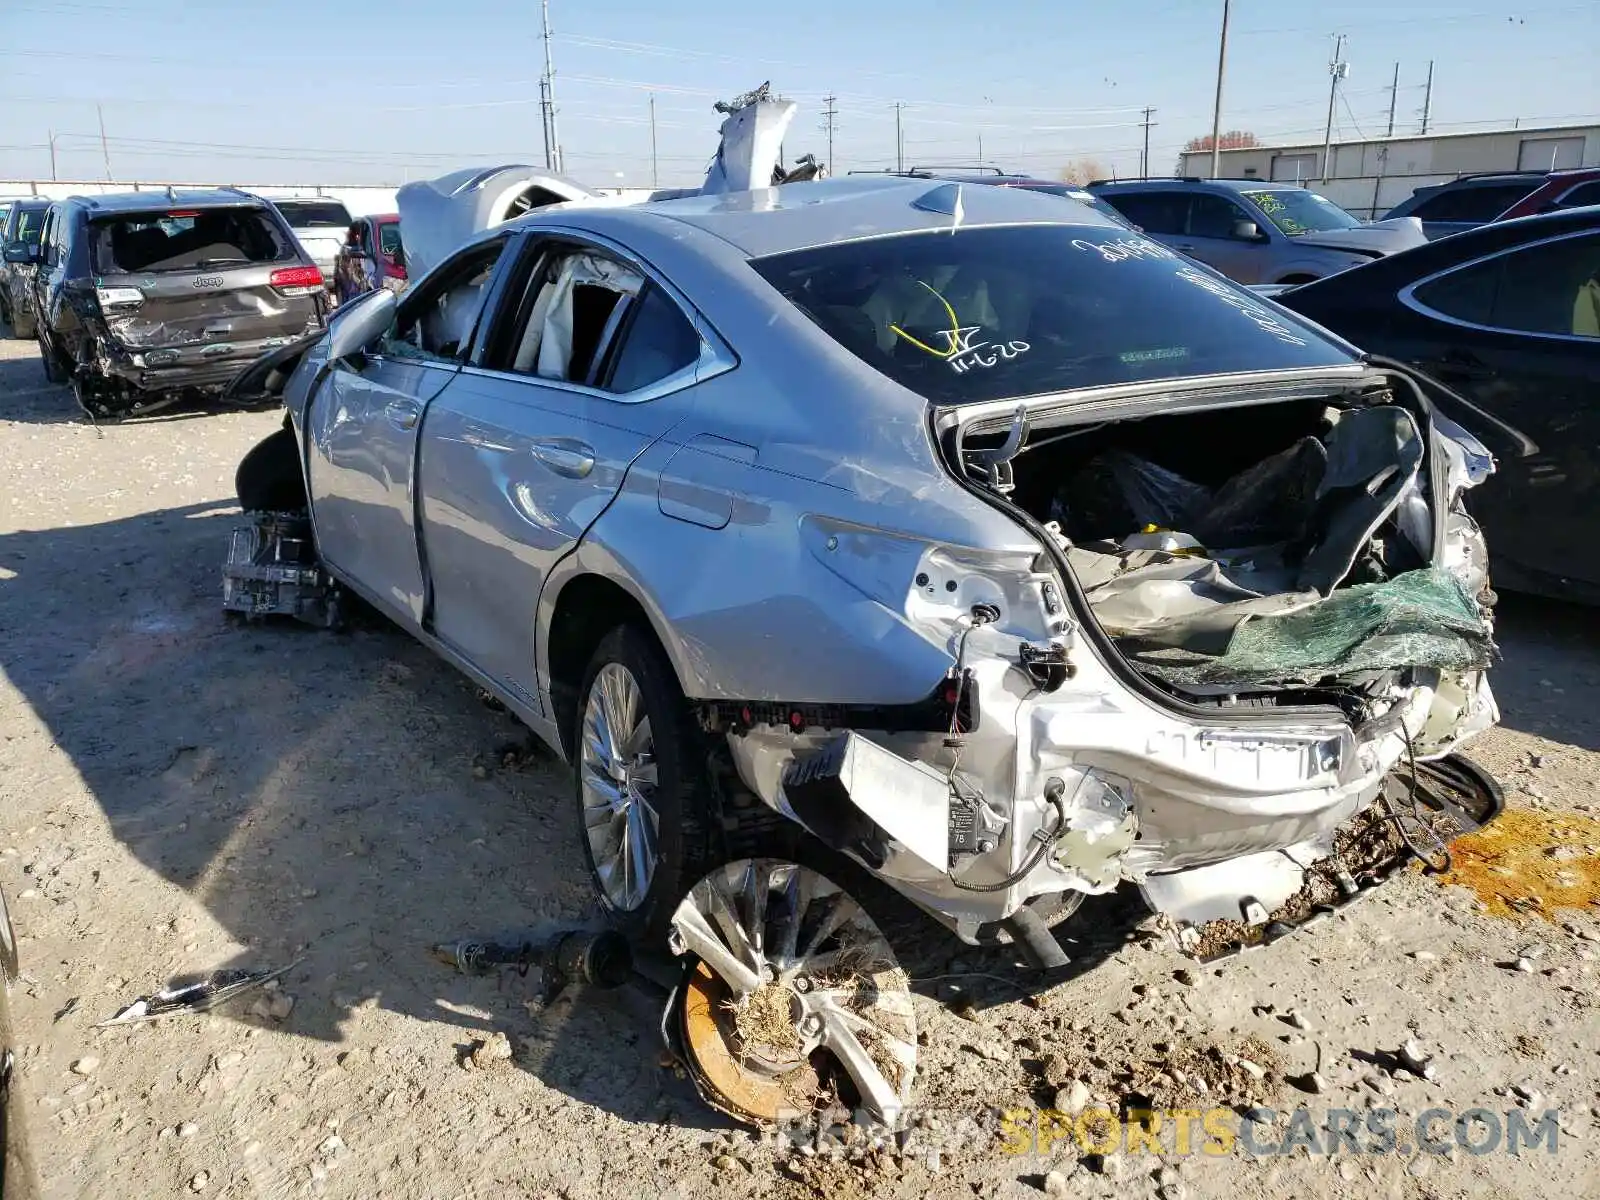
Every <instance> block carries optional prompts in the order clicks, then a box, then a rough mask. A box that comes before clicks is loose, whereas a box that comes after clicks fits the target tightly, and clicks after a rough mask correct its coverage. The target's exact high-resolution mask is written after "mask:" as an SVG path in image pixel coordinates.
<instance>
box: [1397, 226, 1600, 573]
mask: <svg viewBox="0 0 1600 1200" xmlns="http://www.w3.org/2000/svg"><path fill="white" fill-rule="evenodd" d="M1409 293H1410V294H1409V296H1407V297H1405V299H1406V302H1407V306H1408V308H1409V309H1410V310H1411V313H1412V314H1414V316H1412V317H1409V318H1407V319H1406V329H1407V330H1409V337H1410V341H1409V344H1406V343H1401V344H1399V345H1397V346H1396V347H1395V348H1396V350H1398V351H1400V354H1399V355H1398V356H1400V357H1406V358H1408V359H1411V360H1412V361H1415V362H1416V363H1417V364H1418V365H1419V366H1420V367H1422V368H1423V369H1424V370H1425V371H1427V372H1429V373H1430V374H1432V375H1435V376H1436V377H1437V378H1439V379H1440V380H1441V381H1442V382H1444V383H1446V384H1448V385H1450V386H1451V387H1453V388H1455V389H1456V390H1457V391H1459V392H1461V393H1462V394H1463V395H1465V396H1466V397H1467V398H1468V399H1470V400H1472V401H1473V402H1474V403H1476V404H1479V405H1481V406H1482V407H1483V408H1484V409H1486V410H1487V411H1488V412H1489V413H1491V414H1492V415H1493V416H1495V417H1497V418H1499V419H1500V420H1503V421H1504V422H1506V423H1507V424H1508V425H1510V426H1512V427H1513V428H1515V429H1516V430H1518V431H1519V432H1521V433H1523V434H1525V435H1526V436H1527V437H1529V438H1530V439H1532V441H1533V442H1534V443H1536V444H1537V447H1538V448H1537V451H1536V452H1535V453H1533V454H1532V455H1530V456H1528V457H1523V458H1508V459H1503V460H1501V461H1500V462H1499V464H1498V469H1497V470H1496V472H1495V474H1494V475H1493V476H1492V477H1491V478H1490V479H1489V480H1488V482H1486V483H1485V484H1484V485H1483V486H1482V487H1481V488H1479V489H1477V490H1476V491H1474V492H1473V493H1472V496H1471V497H1470V498H1469V501H1468V503H1469V507H1470V508H1471V509H1472V511H1473V514H1474V515H1475V516H1476V517H1477V518H1478V520H1479V521H1480V522H1481V523H1482V525H1483V527H1484V533H1485V535H1486V536H1487V538H1488V542H1489V550H1490V553H1491V554H1492V555H1493V556H1494V558H1495V560H1496V561H1497V562H1499V563H1500V564H1502V569H1503V568H1504V567H1505V566H1507V565H1509V566H1510V567H1511V568H1512V569H1513V572H1514V574H1512V576H1511V577H1509V578H1508V579H1507V581H1506V582H1507V585H1508V586H1512V585H1514V583H1515V574H1520V573H1526V574H1527V575H1528V576H1529V577H1530V578H1531V577H1533V576H1543V577H1545V578H1546V579H1547V580H1560V579H1569V580H1575V581H1580V582H1582V583H1584V584H1586V585H1590V586H1595V585H1600V554H1597V552H1596V549H1595V542H1594V531H1595V530H1596V529H1600V232H1589V233H1580V234H1576V235H1573V234H1569V235H1566V236H1562V237H1557V238H1551V239H1548V240H1546V241H1542V242H1537V243H1534V244H1532V245H1527V246H1521V247H1517V248H1516V249H1513V250H1508V251H1503V252H1501V253H1499V254H1494V255H1490V256H1488V257H1487V258H1484V259H1480V260H1478V261H1476V262H1473V263H1468V264H1466V265H1464V266H1462V267H1460V268H1458V269H1456V270H1453V271H1447V272H1444V273H1443V274H1440V275H1437V276H1435V277H1433V278H1432V279H1429V280H1424V281H1423V282H1421V283H1419V284H1417V285H1416V287H1414V288H1412V289H1409ZM1523 586H1537V585H1536V584H1534V583H1524V584H1523Z"/></svg>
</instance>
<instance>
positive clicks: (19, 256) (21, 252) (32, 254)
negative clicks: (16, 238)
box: [5, 242, 39, 266]
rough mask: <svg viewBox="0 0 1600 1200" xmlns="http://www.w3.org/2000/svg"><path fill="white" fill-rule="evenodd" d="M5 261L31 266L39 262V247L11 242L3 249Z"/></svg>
mask: <svg viewBox="0 0 1600 1200" xmlns="http://www.w3.org/2000/svg"><path fill="white" fill-rule="evenodd" d="M5 261H6V262H8V263H18V264H21V265H23V266H32V265H33V264H34V263H36V262H38V261H39V247H37V246H32V245H29V244H28V243H27V242H11V243H9V244H8V245H7V246H6V248H5Z"/></svg>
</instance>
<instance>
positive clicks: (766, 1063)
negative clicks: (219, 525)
mask: <svg viewBox="0 0 1600 1200" xmlns="http://www.w3.org/2000/svg"><path fill="white" fill-rule="evenodd" d="M672 929H673V932H672V938H671V945H672V949H673V950H674V951H675V952H676V953H679V954H685V953H687V954H693V955H694V956H695V957H696V958H698V959H699V963H698V964H697V965H696V967H695V969H694V971H693V972H692V973H691V974H690V976H689V977H688V982H687V983H686V984H685V986H684V988H683V994H682V998H681V1013H680V1014H679V1020H680V1022H681V1027H682V1031H683V1047H684V1050H685V1052H686V1054H687V1055H688V1058H689V1060H690V1066H691V1068H692V1074H693V1076H694V1080H695V1083H696V1086H697V1087H698V1088H699V1089H700V1091H701V1094H702V1095H703V1096H704V1097H705V1099H706V1100H707V1101H708V1102H709V1103H711V1104H712V1105H713V1106H714V1107H716V1108H718V1109H720V1110H721V1111H723V1112H725V1113H728V1114H729V1115H731V1116H734V1117H737V1118H739V1119H741V1120H746V1121H754V1122H756V1123H758V1124H770V1123H772V1122H781V1121H784V1120H786V1119H789V1118H792V1117H795V1116H803V1115H804V1114H805V1112H806V1111H808V1110H809V1109H810V1108H812V1107H813V1106H814V1105H816V1104H818V1103H821V1102H823V1101H825V1099H826V1098H827V1097H829V1096H831V1095H835V1094H837V1093H836V1092H835V1090H834V1088H835V1086H836V1083H837V1082H838V1081H840V1080H845V1081H848V1082H849V1083H850V1084H851V1085H852V1086H853V1089H854V1091H855V1092H856V1094H857V1096H858V1097H859V1100H860V1104H861V1106H862V1107H863V1108H865V1109H866V1110H867V1111H868V1112H869V1113H870V1114H871V1115H872V1116H873V1117H874V1118H876V1119H877V1120H878V1121H881V1122H883V1123H884V1124H885V1125H888V1126H891V1127H893V1126H895V1125H897V1124H898V1123H899V1121H900V1119H901V1117H902V1115H903V1114H904V1112H905V1109H906V1105H907V1103H908V1102H909V1100H910V1097H911V1088H912V1084H913V1081H914V1079H915V1076H916V1067H917V1024H916V1013H915V1011H914V1009H913V1008H912V1005H911V991H910V982H909V980H908V979H907V978H906V974H905V972H904V971H902V970H901V969H900V967H899V965H898V963H897V962H896V960H895V955H894V951H893V949H892V948H891V947H890V945H889V943H888V940H887V939H885V938H884V936H883V934H882V933H881V932H880V931H879V930H878V927H877V925H876V924H874V923H873V921H872V918H871V917H869V916H868V915H867V913H866V912H865V910H863V909H862V907H861V906H860V905H859V904H858V903H857V902H856V901H855V900H854V899H853V898H852V897H851V896H850V895H849V894H848V893H846V892H844V891H842V890H841V889H840V888H838V887H837V886H836V885H835V884H833V883H832V882H830V881H829V880H828V879H826V878H824V877H823V876H822V875H819V874H817V872H815V871H813V870H810V869H809V868H807V867H802V866H799V865H797V864H795V863H792V862H785V861H783V860H781V859H767V858H759V859H743V860H740V861H737V862H733V863H730V864H728V865H727V866H724V867H718V868H717V869H716V870H714V871H712V872H711V873H710V874H709V875H707V876H706V877H705V878H704V879H702V880H701V881H700V882H699V883H697V884H695V886H694V888H693V889H692V890H691V891H690V892H689V894H688V895H687V896H686V897H685V898H684V899H683V902H682V903H681V904H679V905H678V908H677V911H676V912H674V913H673V917H672ZM830 1076H832V1079H831V1080H830Z"/></svg>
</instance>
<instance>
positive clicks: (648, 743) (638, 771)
mask: <svg viewBox="0 0 1600 1200" xmlns="http://www.w3.org/2000/svg"><path fill="white" fill-rule="evenodd" d="M578 772H579V780H580V782H581V786H582V790H583V829H584V834H585V836H587V837H588V839H589V854H590V857H591V858H592V859H593V860H594V870H595V875H596V876H597V877H598V879H599V882H600V887H601V890H602V891H603V892H604V893H605V898H606V901H607V902H608V903H609V904H610V905H611V906H612V907H613V908H615V909H617V910H619V911H621V912H632V911H633V910H634V909H636V908H638V907H639V906H640V905H641V904H643V903H644V900H645V896H646V895H647V894H648V893H649V891H650V883H651V880H653V879H654V878H655V873H656V859H657V854H658V851H657V847H658V845H659V844H660V833H661V819H660V817H659V815H658V814H657V812H656V788H657V786H658V785H659V778H658V776H657V772H656V761H655V741H654V739H653V738H652V737H651V733H650V715H649V714H648V713H647V712H646V711H645V705H644V693H643V692H642V691H641V690H640V688H639V681H638V680H636V679H635V678H634V677H633V672H631V671H630V670H628V668H627V667H625V666H623V665H622V664H621V663H617V662H610V663H607V664H606V665H605V666H603V667H601V668H600V670H599V672H598V673H597V674H596V675H595V677H594V682H593V683H591V684H590V685H589V695H588V696H587V697H586V698H585V700H584V707H583V744H582V746H581V748H580V751H579V761H578Z"/></svg>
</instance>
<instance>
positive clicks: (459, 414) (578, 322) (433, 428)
mask: <svg viewBox="0 0 1600 1200" xmlns="http://www.w3.org/2000/svg"><path fill="white" fill-rule="evenodd" d="M519 276H520V279H521V282H518V279H519ZM691 311H692V310H690V309H688V307H687V306H686V304H685V303H684V301H683V300H682V299H681V297H679V296H677V295H676V294H674V293H673V292H672V291H671V290H670V289H669V288H668V287H667V286H666V285H665V284H664V283H663V282H662V281H661V280H659V279H657V278H654V277H652V275H651V274H650V273H649V272H648V271H647V270H645V269H644V268H643V267H642V266H641V265H639V264H637V263H636V262H634V261H633V260H632V259H631V258H630V256H628V255H627V254H626V253H624V252H623V251H621V250H620V249H618V248H616V247H612V246H603V245H599V244H597V243H592V242H586V241H575V240H572V239H570V238H568V237H566V236H563V237H562V238H561V239H559V240H557V239H553V238H552V239H549V240H543V241H532V242H531V244H530V246H529V247H528V250H527V252H526V254H525V255H524V257H523V259H522V261H521V263H520V264H519V275H514V276H512V282H511V283H510V284H509V285H508V287H507V288H506V290H505V291H504V293H503V294H502V297H501V304H500V309H499V313H498V315H497V317H496V320H495V322H494V324H493V326H492V327H491V332H490V335H489V343H488V347H487V352H486V354H485V356H484V360H483V361H482V363H481V364H479V365H477V366H469V367H467V368H466V369H464V370H463V371H462V372H461V374H460V375H459V376H457V377H456V378H455V379H453V380H452V381H451V383H450V386H449V387H448V388H446V389H445V390H444V392H443V394H441V395H440V396H439V397H438V399H437V400H435V401H434V404H433V407H432V409H431V411H430V412H429V414H428V420H427V424H426V426H425V428H424V431H423V444H422V454H421V467H420V474H419V479H418V486H419V492H420V496H421V501H420V509H421V518H420V519H421V530H422V546H423V553H424V556H425V560H426V562H427V568H428V578H429V586H430V605H429V628H430V631H431V632H432V633H433V634H434V635H435V636H436V637H438V638H439V639H440V640H441V641H443V642H444V643H446V644H447V645H448V646H450V647H451V648H452V649H454V650H455V651H456V652H457V653H458V654H460V655H461V656H462V657H463V658H465V659H466V660H467V661H468V662H469V663H470V664H471V665H473V666H474V667H476V668H477V669H478V670H479V671H481V672H482V673H483V674H485V675H486V676H488V677H489V678H491V679H493V680H494V681H495V682H496V683H497V684H498V685H500V686H501V687H503V688H504V689H505V690H506V691H507V692H508V693H509V694H511V695H512V696H514V697H516V698H517V699H519V700H520V701H521V702H522V703H523V704H525V705H527V706H528V707H529V708H530V709H533V710H534V711H538V709H539V701H538V699H537V697H538V685H537V675H536V664H535V650H534V647H535V610H536V606H537V603H538V599H539V591H540V588H541V587H542V586H543V584H544V580H545V578H546V577H547V576H548V574H549V572H550V570H551V568H552V567H553V566H554V565H555V564H556V562H558V561H559V560H560V559H561V558H562V557H563V556H565V555H566V554H568V553H570V552H571V551H572V549H573V548H574V547H575V546H576V545H577V542H578V540H579V539H580V538H581V537H582V536H583V535H584V532H585V531H586V530H587V529H588V528H589V526H590V525H592V524H593V523H594V521H595V520H596V519H597V518H598V517H599V516H600V514H601V513H602V512H604V511H605V509H606V507H607V506H608V505H609V504H610V503H611V501H612V499H613V498H614V497H615V495H616V493H617V491H618V489H619V488H620V487H621V486H622V481H623V477H624V475H625V474H626V473H627V470H628V467H629V464H631V463H632V462H633V460H634V459H635V458H637V457H638V456H639V455H640V454H641V453H642V452H643V451H644V450H645V449H646V448H647V447H648V446H650V445H651V443H653V442H654V441H656V440H657V439H658V438H660V437H661V436H662V435H663V434H664V433H665V432H666V431H667V430H668V429H670V428H671V427H672V426H673V425H674V424H676V423H677V422H678V421H679V420H681V419H682V416H683V414H684V413H685V412H686V404H687V402H688V399H689V393H687V392H685V390H684V389H687V388H689V387H691V385H692V384H693V383H694V382H695V379H696V377H697V372H698V370H699V368H700V364H701V362H702V356H703V354H710V353H711V351H710V350H709V342H703V341H702V335H701V332H700V329H699V327H698V324H697V321H698V319H697V318H694V317H692V316H691V315H690V314H691Z"/></svg>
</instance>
